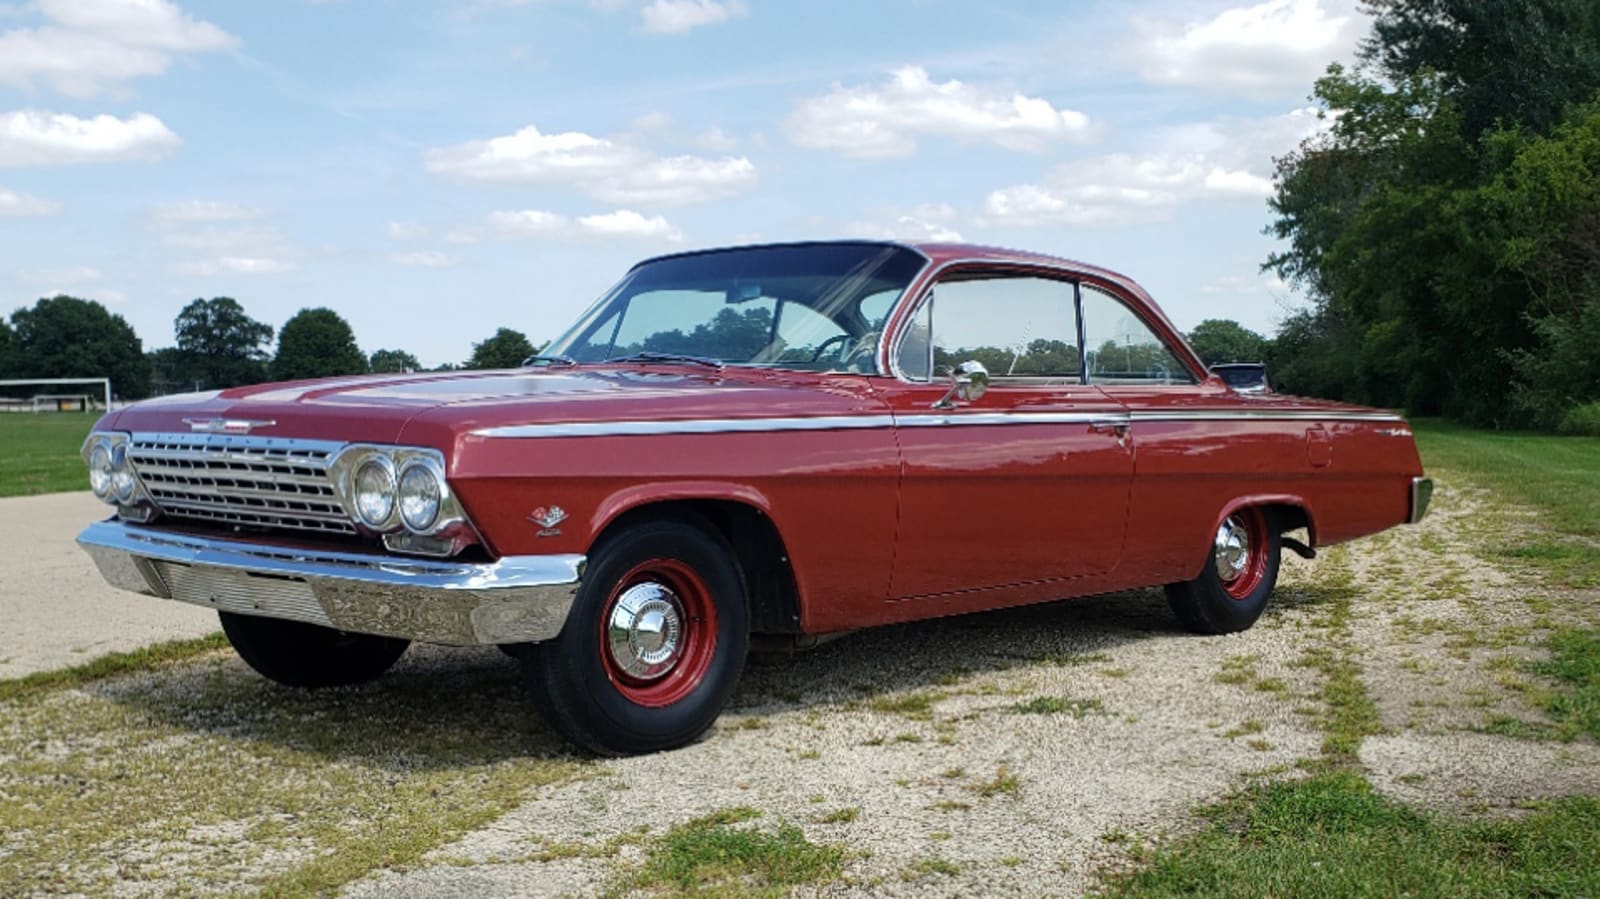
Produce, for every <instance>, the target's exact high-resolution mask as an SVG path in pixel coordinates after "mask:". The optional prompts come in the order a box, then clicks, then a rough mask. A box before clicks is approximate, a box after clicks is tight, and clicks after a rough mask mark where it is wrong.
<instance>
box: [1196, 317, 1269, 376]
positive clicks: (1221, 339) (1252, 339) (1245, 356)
mask: <svg viewBox="0 0 1600 899" xmlns="http://www.w3.org/2000/svg"><path fill="white" fill-rule="evenodd" d="M1189 345H1190V346H1191V347H1194V351H1195V352H1196V353H1197V354H1199V356H1200V361H1202V362H1204V363H1205V364H1206V365H1208V366H1209V365H1216V364H1218V363H1220V362H1260V361H1262V360H1263V359H1265V358H1266V350H1267V339H1266V338H1265V337H1262V336H1261V335H1260V334H1257V333H1256V332H1254V331H1252V330H1250V329H1249V328H1246V327H1245V326H1243V325H1241V324H1239V323H1238V322H1236V321H1233V320H1232V319H1226V318H1208V319H1206V320H1205V321H1203V322H1201V323H1200V324H1198V325H1195V326H1194V330H1193V331H1190V332H1189Z"/></svg>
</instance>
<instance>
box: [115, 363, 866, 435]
mask: <svg viewBox="0 0 1600 899" xmlns="http://www.w3.org/2000/svg"><path fill="white" fill-rule="evenodd" d="M871 394H872V391H871V388H870V386H869V384H868V383H867V380H866V379H865V378H860V377H856V376H848V375H813V374H808V373H803V372H781V371H773V370H765V369H751V370H744V369H737V370H736V369H726V370H723V371H719V372H713V371H710V370H706V371H705V372H700V371H686V370H684V369H683V368H681V367H667V366H628V367H593V368H592V367H587V366H586V367H583V368H580V369H513V370H501V371H473V372H447V373H427V374H415V375H367V376H361V377H349V378H328V379H323V380H316V381H296V382H288V383H279V384H262V385H257V386H253V387H240V388H233V389H230V390H223V391H213V392H209V393H195V394H183V395H178V396H169V397H161V398H158V399H153V400H146V401H144V402H141V403H136V404H134V405H132V406H129V407H128V408H126V409H124V410H122V411H121V412H119V413H116V414H115V415H113V416H108V417H107V419H106V420H105V421H104V422H102V424H101V427H103V428H108V429H112V428H114V429H116V430H123V431H156V432H178V433H187V432H190V431H204V430H208V429H209V430H221V431H224V432H232V433H249V434H251V435H253V436H265V437H294V438H301V439H313V440H338V441H341V442H366V443H409V444H414V445H422V446H436V447H438V448H440V449H445V450H446V451H447V452H448V450H449V448H450V447H451V446H453V444H454V443H455V442H456V440H458V439H459V438H460V436H461V435H463V434H466V433H469V432H471V431H473V430H477V429H481V428H487V427H503V426H511V425H519V424H546V423H560V422H593V421H614V420H647V419H662V420H665V419H678V418H701V417H711V416H715V417H743V416H758V415H760V416H771V415H776V416H783V415H838V414H851V413H858V412H865V411H869V410H878V409H879V408H880V404H879V403H878V402H877V401H875V400H873V399H872V398H871Z"/></svg>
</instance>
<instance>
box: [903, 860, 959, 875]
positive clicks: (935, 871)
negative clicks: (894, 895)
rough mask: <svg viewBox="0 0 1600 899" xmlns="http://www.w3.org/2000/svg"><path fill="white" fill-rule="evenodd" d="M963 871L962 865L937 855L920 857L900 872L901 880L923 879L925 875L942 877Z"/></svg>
mask: <svg viewBox="0 0 1600 899" xmlns="http://www.w3.org/2000/svg"><path fill="white" fill-rule="evenodd" d="M960 873H961V866H960V865H958V864H956V863H955V862H953V861H951V860H949V859H947V858H940V857H939V856H937V855H935V856H932V857H930V858H919V859H917V860H916V861H914V862H912V863H911V864H909V865H907V866H906V868H905V870H903V871H901V872H900V879H901V880H921V879H922V878H924V877H931V876H934V875H938V876H941V877H954V876H955V875H957V874H960Z"/></svg>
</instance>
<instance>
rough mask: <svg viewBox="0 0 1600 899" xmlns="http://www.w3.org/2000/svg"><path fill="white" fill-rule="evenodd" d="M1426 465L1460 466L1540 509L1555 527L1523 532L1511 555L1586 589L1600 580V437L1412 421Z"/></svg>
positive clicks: (1508, 550)
mask: <svg viewBox="0 0 1600 899" xmlns="http://www.w3.org/2000/svg"><path fill="white" fill-rule="evenodd" d="M1412 429H1413V430H1414V431H1415V432H1416V435H1417V447H1418V449H1419V450H1420V451H1421V453H1422V461H1423V464H1424V466H1425V467H1428V468H1433V467H1435V466H1438V467H1443V468H1446V469H1450V470H1454V471H1459V472H1461V473H1463V474H1465V475H1467V476H1468V477H1469V478H1471V479H1472V480H1473V481H1476V482H1479V483H1481V484H1483V485H1484V486H1486V487H1489V488H1491V489H1493V490H1495V491H1496V492H1497V493H1500V494H1501V495H1503V496H1505V497H1507V498H1509V499H1515V500H1519V501H1521V502H1524V503H1527V504H1528V505H1531V506H1534V507H1535V508H1537V509H1538V510H1539V512H1540V513H1541V515H1542V516H1543V520H1544V523H1545V524H1546V525H1548V527H1549V532H1548V533H1545V534H1538V533H1531V534H1518V535H1516V539H1515V540H1514V541H1513V542H1512V544H1511V545H1509V546H1508V547H1506V550H1505V555H1507V556H1509V557H1511V558H1515V559H1519V560H1522V561H1524V562H1527V563H1530V564H1532V565H1534V566H1536V567H1538V568H1540V569H1542V570H1544V571H1546V572H1548V573H1550V574H1551V575H1553V576H1555V577H1556V578H1557V579H1559V580H1561V581H1563V582H1565V583H1568V584H1574V585H1579V586H1594V585H1596V584H1600V438H1596V437H1559V436H1552V435H1548V434H1525V433H1515V432H1496V431H1476V430H1472V429H1470V428H1463V427H1460V426H1458V425H1451V424H1446V423H1444V422H1440V421H1416V422H1412Z"/></svg>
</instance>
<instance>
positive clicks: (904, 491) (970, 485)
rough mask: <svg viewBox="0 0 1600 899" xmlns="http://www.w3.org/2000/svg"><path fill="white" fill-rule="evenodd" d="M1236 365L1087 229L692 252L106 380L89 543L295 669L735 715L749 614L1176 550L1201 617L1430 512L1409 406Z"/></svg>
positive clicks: (108, 572) (268, 666)
mask: <svg viewBox="0 0 1600 899" xmlns="http://www.w3.org/2000/svg"><path fill="white" fill-rule="evenodd" d="M1230 380H1231V381H1232V382H1233V383H1232V386H1230V384H1229V383H1227V382H1224V380H1223V379H1222V378H1220V377H1218V376H1216V375H1213V374H1211V373H1209V372H1208V371H1207V370H1206V368H1205V367H1204V365H1202V363H1201V361H1200V360H1199V358H1197V357H1196V356H1195V354H1194V352H1193V351H1192V350H1191V349H1190V348H1189V347H1188V346H1187V345H1186V344H1185V343H1184V341H1183V339H1182V338H1181V337H1180V336H1179V334H1178V332H1177V330H1176V329H1174V328H1173V326H1172V324H1171V323H1170V322H1169V321H1167V319H1166V317H1165V316H1164V315H1163V314H1162V313H1161V312H1160V310H1158V309H1157V308H1156V306H1155V304H1154V303H1153V302H1152V301H1151V300H1150V298H1149V296H1147V295H1146V294H1145V292H1144V291H1143V290H1141V289H1140V288H1139V287H1138V285H1136V284H1134V283H1133V282H1132V281H1131V280H1129V279H1127V278H1125V277H1123V276H1121V275H1118V274H1115V273H1113V272H1109V271H1106V270H1104V269H1100V268H1096V267H1094V266H1089V265H1083V264H1080V263H1076V262H1069V261H1066V260H1063V259H1056V258H1051V257H1048V256H1040V255H1034V254H1029V253H1019V252H1013V251H1009V250H996V249H991V248H985V247H975V246H965V245H948V244H925V245H920V246H913V245H903V244H896V243H881V242H862V241H841V242H824V243H796V244H782V245H770V246H751V247H738V248H732V249H719V250H708V251H703V252H690V253H680V254H676V255H671V256H663V257H659V258H656V259H651V260H649V261H646V262H643V263H640V264H639V265H637V266H635V267H634V268H633V269H632V270H631V271H629V272H628V274H627V275H626V277H624V278H623V279H622V281H621V282H620V283H619V284H618V285H617V286H616V287H614V288H612V289H611V290H610V291H609V292H608V293H606V294H605V295H604V296H603V297H602V298H601V299H600V300H599V302H597V303H596V304H595V305H594V306H593V307H592V308H591V309H590V310H589V311H588V312H586V313H585V314H584V315H583V316H582V317H581V318H580V319H579V320H578V322H577V323H576V324H575V325H573V326H572V328H571V329H570V330H568V331H567V332H566V333H565V334H563V335H562V336H561V337H559V338H558V339H556V340H555V341H554V342H553V343H551V344H550V345H549V347H547V348H546V349H545V350H544V351H543V353H542V354H541V355H539V356H536V357H534V358H532V359H529V360H528V361H527V363H526V364H525V365H524V367H522V368H520V369H515V370H510V371H476V372H454V373H431V374H430V373H422V374H415V375H399V376H394V375H374V376H369V377H351V378H341V379H329V380H321V381H309V382H299V383H289V384H268V385H263V386H259V387H247V388H239V389H233V390H225V391H221V392H213V393H206V394H192V395H188V396H179V397H168V398H164V399H157V400H151V401H148V402H143V403H139V404H137V405H134V406H131V407H129V408H127V409H124V410H122V411H120V412H115V413H112V414H110V415H107V416H106V417H105V418H104V419H102V420H101V421H100V423H99V424H98V425H97V426H96V428H95V431H94V433H93V434H91V435H90V437H89V440H88V442H87V443H86V444H85V446H84V456H85V459H86V460H87V462H88V464H89V470H90V479H91V484H92V486H93V488H94V490H95V492H96V493H97V494H99V495H100V496H101V497H102V498H103V499H105V500H106V501H107V502H108V503H110V504H111V505H113V506H115V507H116V514H115V515H114V516H113V517H112V518H110V519H109V520H107V521H104V522H101V523H97V524H94V525H91V526H90V527H89V528H88V529H87V530H85V531H84V532H83V534H82V535H81V536H80V537H79V542H80V543H81V544H82V545H83V547H84V548H85V549H86V550H88V552H89V554H90V555H91V556H93V557H94V560H95V562H96V563H97V564H98V565H99V567H100V570H101V571H102V572H103V574H104V575H105V577H106V579H107V580H109V581H110V582H111V583H112V584H114V585H116V586H119V587H124V588H127V589H129V590H133V591H137V592H141V593H148V594H153V595H155V596H160V597H165V598H170V599H176V600H179V601H182V602H189V603H196V604H199V605H205V606H209V607H212V608H215V609H217V610H218V612H219V613H220V615H221V619H222V627H223V630H224V631H225V632H226V633H227V635H228V638H229V640H230V641H232V643H233V645H234V647H235V648H236V649H237V650H238V653H239V655H240V656H242V657H243V658H244V660H245V661H246V662H248V663H249V664H250V665H251V667H253V668H255V669H256V670H257V671H259V672H260V673H262V674H263V675H265V676H267V677H269V678H271V679H273V680H276V681H279V682H282V683H285V684H290V685H294V686H300V687H322V686H330V685H337V684H351V683H357V682H361V681H366V680H369V679H371V678H375V677H377V676H378V675H380V674H381V673H383V672H384V671H385V670H386V669H387V668H388V667H389V666H390V665H392V664H393V663H394V662H395V660H396V659H398V658H399V656H400V654H401V653H403V652H404V651H405V649H406V646H407V644H408V642H409V641H413V640H417V641H425V642H430V643H444V644H456V645H475V644H497V645H499V646H501V647H503V648H505V649H506V651H507V652H508V653H510V654H512V655H513V656H515V657H516V658H517V659H518V660H519V663H520V665H521V668H522V671H523V672H524V674H525V680H526V682H527V687H528V690H529V692H530V693H531V694H532V697H533V700H534V704H535V705H536V706H537V707H538V708H539V709H540V710H541V711H542V712H543V714H544V715H545V716H546V717H547V718H548V719H549V722H550V723H551V725H553V726H554V727H555V728H556V730H558V731H559V732H561V733H562V734H563V735H565V736H566V737H567V738H569V739H570V740H572V741H573V742H575V743H578V744H580V745H582V746H585V747H587V748H589V749H591V750H594V751H597V752H601V753H617V754H621V753H637V752H649V751H653V750H660V749H667V748H671V747H675V746H680V745H682V744H684V743H687V742H689V741H690V740H693V739H694V738H695V737H697V736H698V735H699V734H701V733H702V732H704V731H705V730H706V729H707V728H708V727H709V726H710V725H711V723H712V722H713V721H714V720H715V719H716V717H717V715H718V713H719V712H720V711H721V709H722V707H723V705H724V703H725V702H726V701H727V699H728V696H729V694H730V692H731V691H732V690H733V688H734V685H735V683H736V681H737V680H738V678H739V674H740V671H741V669H742V668H743V665H744V661H745V653H746V650H747V648H748V647H749V645H750V642H751V637H752V635H762V636H764V637H765V636H780V637H785V638H796V639H799V638H802V637H806V636H808V635H822V634H836V633H840V632H843V631H850V630H855V629H857V628H865V627H871V626H874V625H880V624H888V623H890V622H897V621H911V620H915V619H920V618H931V617H934V616H939V615H953V614H959V613H963V612H975V611H980V610H984V609H997V608H1003V607H1007V606H1015V605H1021V604H1025V603H1037V602H1044V601H1048V600H1055V599H1062V598H1067V597H1074V596H1083V595H1087V594H1094V593H1104V592H1108V591H1113V590H1124V589H1128V588H1135V587H1152V586H1157V585H1165V586H1166V590H1167V596H1168V599H1169V600H1170V603H1171V606H1172V609H1173V611H1174V613H1175V614H1176V615H1177V618H1178V620H1179V622H1180V623H1182V625H1183V626H1184V627H1186V628H1188V629H1190V630H1193V631H1197V632H1200V633H1209V634H1216V633H1225V632H1230V631H1238V630H1243V629H1245V628H1248V627H1249V626H1250V625H1251V624H1252V623H1254V622H1255V620H1256V619H1257V618H1258V617H1259V616H1260V615H1261V613H1262V610H1263V609H1264V608H1265V607H1266V604H1267V601H1268V597H1269V596H1270V594H1271V592H1272V589H1273V584H1274V582H1275V581H1276V579H1277V574H1278V559H1279V554H1280V552H1281V550H1283V549H1285V548H1287V549H1291V550H1293V551H1296V552H1299V553H1301V554H1302V555H1306V556H1310V555H1312V554H1313V551H1314V550H1313V548H1314V547H1320V546H1326V545H1329V544H1333V543H1339V542H1341V541H1345V540H1350V539H1353V538H1355V537H1360V536H1363V535H1366V534H1372V533H1374V532H1377V531H1381V530H1383V529H1385V528H1388V527H1390V526H1392V525H1396V524H1400V523H1403V522H1408V521H1416V520H1418V519H1420V518H1421V517H1422V515H1423V513H1424V512H1425V511H1426V509H1427V505H1428V499H1429V495H1430V492H1431V489H1432V482H1431V481H1430V480H1429V479H1427V478H1425V477H1423V476H1422V475H1423V472H1422V466H1421V463H1420V461H1419V460H1418V457H1417V451H1416V447H1415V445H1414V443H1413V440H1412V435H1411V430H1410V429H1409V428H1408V427H1407V426H1406V423H1405V421H1404V420H1403V419H1401V418H1400V417H1399V416H1397V415H1395V414H1393V413H1390V412H1386V411H1381V410H1377V409H1367V408H1361V407H1357V406H1349V405H1341V404H1337V403H1330V402H1322V401H1316V400H1306V399H1296V398H1290V397H1285V396H1277V395H1273V394H1272V393H1270V392H1266V391H1265V390H1264V385H1261V384H1257V385H1251V384H1249V383H1244V384H1241V383H1239V382H1240V380H1241V379H1240V377H1239V376H1238V372H1237V371H1235V372H1232V373H1231V374H1230ZM1244 380H1245V381H1248V380H1249V378H1248V377H1246V378H1244ZM1300 529H1304V531H1305V533H1306V535H1307V537H1306V540H1305V541H1304V542H1300V541H1298V540H1295V539H1292V538H1290V537H1288V536H1285V534H1286V532H1296V533H1298V532H1299V530H1300Z"/></svg>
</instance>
